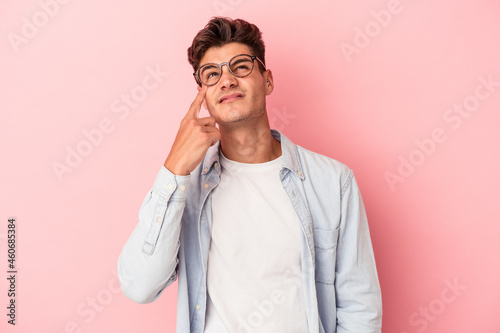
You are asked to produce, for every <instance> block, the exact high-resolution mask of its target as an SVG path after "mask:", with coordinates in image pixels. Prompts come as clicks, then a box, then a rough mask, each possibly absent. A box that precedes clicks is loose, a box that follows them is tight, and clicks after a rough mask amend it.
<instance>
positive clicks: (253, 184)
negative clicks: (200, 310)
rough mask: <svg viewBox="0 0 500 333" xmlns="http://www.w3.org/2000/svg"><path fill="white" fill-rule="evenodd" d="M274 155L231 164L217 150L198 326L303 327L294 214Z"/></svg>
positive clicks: (211, 331) (222, 332) (236, 332)
mask: <svg viewBox="0 0 500 333" xmlns="http://www.w3.org/2000/svg"><path fill="white" fill-rule="evenodd" d="M281 159H282V157H281V156H280V157H278V158H277V159H275V160H272V161H269V162H265V163H255V164H252V163H239V162H235V161H231V160H228V159H227V158H226V157H224V156H223V155H222V154H221V160H220V164H221V170H222V172H221V182H220V184H219V186H217V187H216V188H215V189H214V191H213V193H212V212H213V213H212V214H213V216H212V217H213V219H212V226H211V236H212V238H211V244H210V250H209V254H208V273H207V288H208V299H207V313H206V320H205V333H251V332H259V333H265V332H272V333H279V332H287V333H294V332H297V333H304V332H307V331H308V329H307V317H306V311H305V303H304V302H305V301H304V296H303V290H302V276H301V257H300V256H301V252H300V244H301V242H300V237H303V236H302V231H301V227H300V222H299V219H298V216H297V214H296V212H295V210H294V208H293V206H292V204H291V202H290V200H289V198H288V196H287V194H286V192H285V190H284V189H283V186H282V184H281V181H280V178H279V171H280V169H281Z"/></svg>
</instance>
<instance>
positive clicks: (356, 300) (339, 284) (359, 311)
mask: <svg viewBox="0 0 500 333" xmlns="http://www.w3.org/2000/svg"><path fill="white" fill-rule="evenodd" d="M335 269H336V279H335V292H336V299H337V333H347V332H351V333H379V332H381V330H382V296H381V291H380V284H379V280H378V276H377V269H376V266H375V256H374V253H373V248H372V243H371V239H370V231H369V228H368V221H367V217H366V212H365V208H364V205H363V200H362V198H361V194H360V192H359V188H358V185H357V183H356V179H355V178H354V175H353V173H352V171H351V170H350V172H349V175H348V178H347V180H346V181H345V183H344V185H343V187H342V190H341V221H340V230H339V238H338V245H337V263H336V268H335Z"/></svg>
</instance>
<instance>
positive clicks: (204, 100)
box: [196, 86, 208, 110]
mask: <svg viewBox="0 0 500 333" xmlns="http://www.w3.org/2000/svg"><path fill="white" fill-rule="evenodd" d="M196 88H198V91H200V90H201V87H200V86H197V87H196ZM202 105H203V107H204V108H205V110H208V108H207V98H206V97H205V98H204V99H203V103H202Z"/></svg>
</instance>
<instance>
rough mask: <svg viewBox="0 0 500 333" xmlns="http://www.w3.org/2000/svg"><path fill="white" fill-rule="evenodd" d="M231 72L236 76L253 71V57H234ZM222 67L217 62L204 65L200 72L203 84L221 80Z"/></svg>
mask: <svg viewBox="0 0 500 333" xmlns="http://www.w3.org/2000/svg"><path fill="white" fill-rule="evenodd" d="M229 68H230V72H231V73H232V74H233V75H234V76H236V77H245V76H247V75H249V74H250V73H251V72H252V69H253V61H252V58H251V57H249V56H246V55H240V56H237V57H234V58H233V59H231V61H230V62H229ZM221 71H222V68H220V67H219V66H218V65H217V64H206V65H203V67H202V68H201V70H200V72H199V74H198V75H199V77H200V80H201V82H202V83H203V84H205V85H207V86H210V85H214V84H216V83H217V82H219V79H220V76H221Z"/></svg>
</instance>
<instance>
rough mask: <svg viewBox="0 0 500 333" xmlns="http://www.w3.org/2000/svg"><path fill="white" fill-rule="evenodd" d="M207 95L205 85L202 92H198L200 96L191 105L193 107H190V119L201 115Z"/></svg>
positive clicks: (188, 114)
mask: <svg viewBox="0 0 500 333" xmlns="http://www.w3.org/2000/svg"><path fill="white" fill-rule="evenodd" d="M206 94H207V86H205V85H203V87H202V88H201V90H200V91H198V95H196V98H195V99H194V101H193V103H191V106H190V107H189V110H188V113H187V116H188V117H193V118H198V115H199V114H200V110H201V104H202V103H203V100H204V99H205V96H206Z"/></svg>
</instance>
